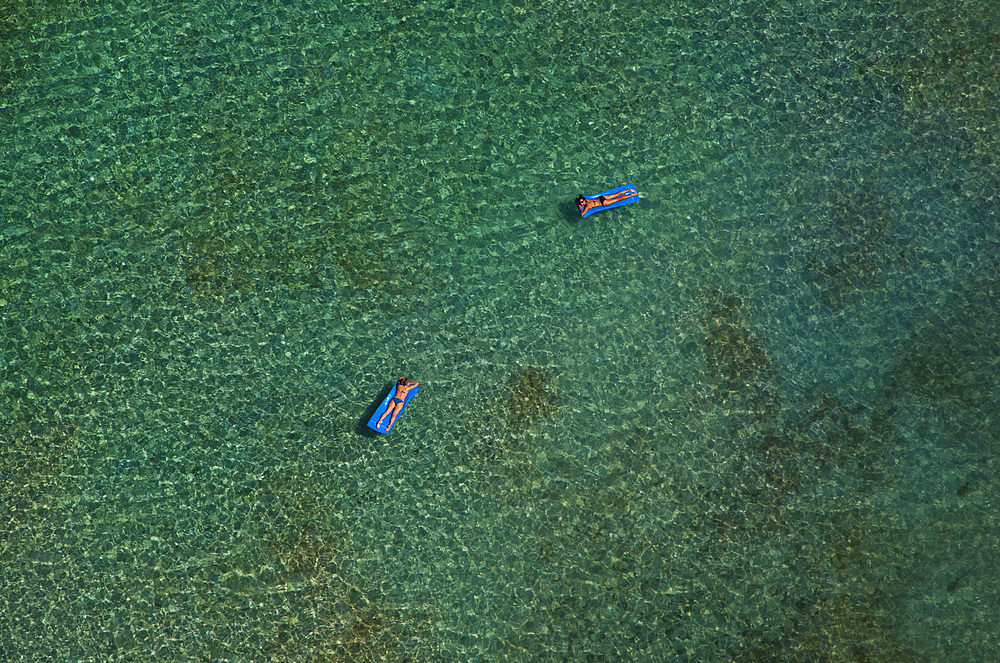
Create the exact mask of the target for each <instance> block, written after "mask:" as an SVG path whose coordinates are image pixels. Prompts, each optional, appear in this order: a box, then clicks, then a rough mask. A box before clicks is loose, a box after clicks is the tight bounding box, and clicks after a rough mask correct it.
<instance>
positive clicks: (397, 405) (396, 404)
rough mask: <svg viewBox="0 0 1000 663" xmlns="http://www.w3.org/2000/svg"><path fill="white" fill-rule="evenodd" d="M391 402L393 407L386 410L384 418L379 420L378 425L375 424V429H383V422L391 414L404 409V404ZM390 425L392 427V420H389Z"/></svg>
mask: <svg viewBox="0 0 1000 663" xmlns="http://www.w3.org/2000/svg"><path fill="white" fill-rule="evenodd" d="M389 402H390V403H392V405H390V406H389V407H387V408H386V409H385V412H383V413H382V416H381V417H379V418H378V423H376V424H375V428H381V427H382V422H383V421H385V418H386V417H388V416H389V415H390V414H391V413H393V412H396V411H397V410H398V409H399V408H401V407H402V403H397V402H396V401H394V400H393V401H389ZM389 425H390V426H391V425H392V419H389Z"/></svg>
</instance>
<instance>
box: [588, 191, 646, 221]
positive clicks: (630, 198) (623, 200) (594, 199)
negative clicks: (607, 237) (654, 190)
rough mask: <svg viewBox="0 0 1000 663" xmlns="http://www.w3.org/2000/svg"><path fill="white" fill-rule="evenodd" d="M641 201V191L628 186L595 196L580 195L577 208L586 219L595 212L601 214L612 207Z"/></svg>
mask: <svg viewBox="0 0 1000 663" xmlns="http://www.w3.org/2000/svg"><path fill="white" fill-rule="evenodd" d="M637 200H639V191H638V190H637V189H636V188H635V185H634V184H626V185H624V186H620V187H618V188H617V189H611V190H610V191H603V192H601V193H599V194H597V195H595V196H584V195H583V194H580V195H579V196H577V197H576V207H577V209H579V210H580V216H581V217H582V218H584V219H586V218H587V217H588V216H590V215H591V214H593V213H594V212H601V211H603V210H606V209H611V208H612V207H621V206H622V205H628V204H629V203H634V202H636V201H637Z"/></svg>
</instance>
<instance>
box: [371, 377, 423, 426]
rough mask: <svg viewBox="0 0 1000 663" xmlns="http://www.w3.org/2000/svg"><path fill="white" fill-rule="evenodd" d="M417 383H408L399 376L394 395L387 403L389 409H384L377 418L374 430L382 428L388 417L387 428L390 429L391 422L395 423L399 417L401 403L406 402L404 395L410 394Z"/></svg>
mask: <svg viewBox="0 0 1000 663" xmlns="http://www.w3.org/2000/svg"><path fill="white" fill-rule="evenodd" d="M418 384H420V383H419V382H410V381H409V380H407V379H406V376H405V375H400V376H399V379H398V380H396V393H395V394H393V395H392V400H390V401H389V407H387V408H386V409H385V412H383V413H382V416H381V417H379V418H378V423H376V424H375V428H381V427H382V421H383V420H385V418H386V417H389V427H390V428H392V422H394V421H396V417H398V416H399V413H400V411H401V410H402V409H403V403H405V402H406V395H407V394H408V393H410V390H411V389H413V388H414V387H416V386H417V385H418ZM390 415H391V416H390Z"/></svg>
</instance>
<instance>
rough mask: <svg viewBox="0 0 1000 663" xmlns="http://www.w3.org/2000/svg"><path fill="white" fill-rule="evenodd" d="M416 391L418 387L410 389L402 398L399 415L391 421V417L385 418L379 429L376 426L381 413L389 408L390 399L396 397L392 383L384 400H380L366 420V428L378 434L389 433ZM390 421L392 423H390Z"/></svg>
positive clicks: (394, 385) (394, 384) (394, 386)
mask: <svg viewBox="0 0 1000 663" xmlns="http://www.w3.org/2000/svg"><path fill="white" fill-rule="evenodd" d="M418 391H420V387H414V388H413V389H410V391H409V392H407V394H406V396H405V397H404V398H403V407H402V408H400V410H399V414H397V415H396V418H395V419H392V416H391V415H390V416H388V417H386V418H385V421H383V422H382V427H381V428H379V427H378V426H376V424H377V423H378V420H379V418H380V417H381V416H382V413H384V412H385V411H386V410H387V409H388V408H389V401H391V400H392V397H393V396H395V395H396V383H395V382H394V383H393V384H392V386H391V387H389V393H388V394H386V395H385V398H384V399H382V404H381V405H379V406H378V408H376V409H375V414H373V415H372V417H371V419H369V420H368V428H371V429H372V430H373V431H378V432H379V433H388V432H389V431H391V430H392V427H393V426H395V425H396V422H397V421H399V418H400V417H401V416H403V411H404V410H405V409H406V406H407V405H409V403H410V399H411V398H413V397H414V396H416V395H417V392H418ZM390 419H392V423H390V421H389V420H390Z"/></svg>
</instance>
